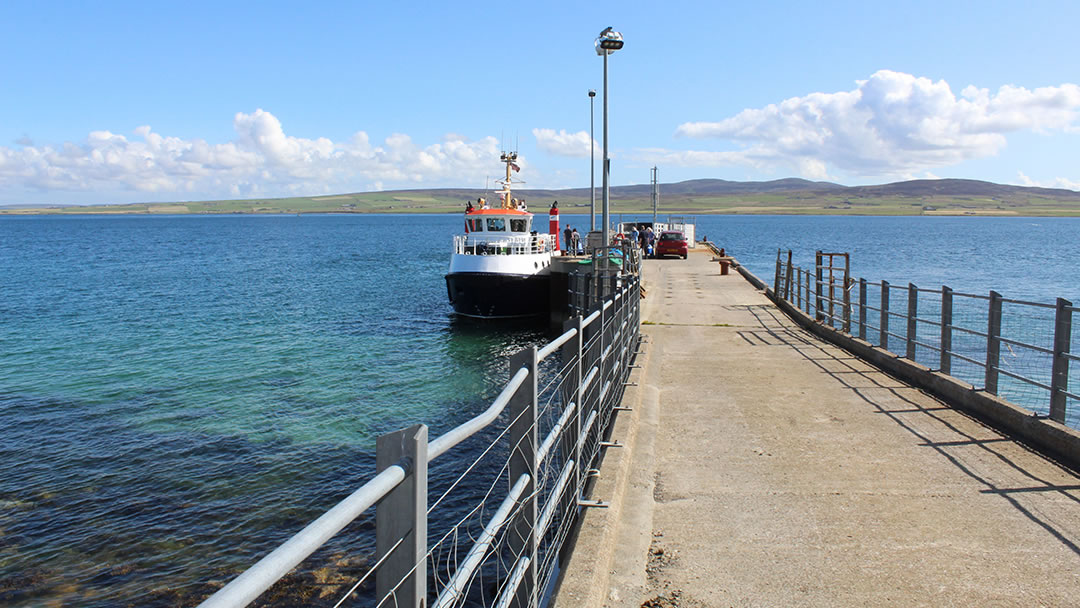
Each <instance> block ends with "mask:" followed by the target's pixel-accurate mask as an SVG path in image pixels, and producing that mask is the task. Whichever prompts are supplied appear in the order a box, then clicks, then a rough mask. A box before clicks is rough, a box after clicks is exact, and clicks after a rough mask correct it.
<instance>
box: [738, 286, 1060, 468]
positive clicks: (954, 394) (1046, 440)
mask: <svg viewBox="0 0 1080 608" xmlns="http://www.w3.org/2000/svg"><path fill="white" fill-rule="evenodd" d="M738 270H739V273H740V274H742V276H743V277H744V278H746V280H748V281H750V283H751V284H753V285H754V286H755V287H757V288H758V289H762V290H764V291H765V295H766V297H768V298H769V299H770V300H771V301H772V302H773V303H774V304H776V305H777V307H778V308H780V310H782V311H783V312H784V314H786V315H787V316H788V317H789V318H790V319H792V320H793V321H795V322H796V323H797V324H798V325H800V326H801V327H803V328H804V329H806V330H807V331H809V332H811V333H813V334H814V335H816V336H818V337H819V338H821V339H823V340H825V341H827V342H830V343H832V344H835V345H836V346H839V347H840V348H843V349H844V350H846V351H848V352H849V353H851V354H853V355H855V356H856V357H859V358H860V359H863V360H864V361H866V362H868V363H870V364H872V365H874V366H876V367H878V368H880V369H881V370H882V371H885V372H886V373H889V374H891V375H893V376H895V377H896V378H898V379H900V380H902V381H904V382H906V383H908V384H910V385H912V386H914V387H916V388H919V389H922V390H925V391H926V392H928V393H930V394H931V395H934V396H935V397H937V398H939V399H941V400H942V401H944V402H945V404H946V405H949V406H950V407H955V408H957V409H960V410H963V411H965V412H967V413H969V414H972V415H974V416H975V417H977V418H979V419H980V420H983V421H984V422H987V423H988V424H990V425H991V426H994V427H995V428H997V429H999V430H1001V431H1005V432H1008V433H1010V434H1012V435H1013V436H1014V437H1016V438H1018V439H1020V440H1022V441H1024V443H1026V444H1028V445H1029V446H1031V447H1033V448H1035V449H1037V450H1039V451H1041V452H1043V453H1045V454H1047V455H1048V456H1051V457H1052V458H1055V459H1057V460H1058V461H1059V462H1061V463H1062V464H1065V465H1067V466H1069V467H1071V468H1073V469H1074V470H1080V431H1077V430H1075V429H1072V428H1070V427H1067V426H1065V425H1063V424H1060V423H1058V422H1054V421H1053V420H1050V419H1049V418H1045V417H1041V416H1038V415H1036V414H1035V413H1034V412H1032V411H1030V410H1027V409H1024V408H1022V407H1020V406H1017V405H1016V404H1014V403H1010V402H1008V401H1005V400H1004V399H1001V398H1000V397H997V396H995V395H991V394H990V393H987V392H986V391H982V390H976V389H975V387H973V386H972V385H970V384H968V383H966V382H963V381H961V380H958V379H956V378H954V377H952V376H949V375H946V374H942V373H941V372H937V371H934V370H931V369H930V368H928V367H926V366H924V365H920V364H918V363H915V362H914V361H910V360H908V359H905V358H902V357H900V356H899V355H897V354H896V353H892V352H889V351H887V350H884V349H882V348H880V347H878V346H875V345H873V344H870V343H869V342H867V341H865V340H860V339H858V338H856V337H854V336H851V335H850V334H846V333H844V332H842V331H840V330H838V329H836V328H833V327H830V326H828V325H824V324H822V323H818V322H817V321H815V320H814V319H812V318H811V317H810V316H809V315H807V314H806V313H805V312H803V311H802V310H799V309H798V308H796V307H795V306H793V305H792V304H791V303H790V302H788V301H787V300H784V299H781V298H778V297H776V294H774V293H773V291H772V289H770V288H769V287H768V286H767V285H766V284H765V283H764V282H762V281H761V279H759V278H757V277H756V276H754V275H753V273H751V272H750V271H749V270H746V269H745V268H743V267H742V266H740V267H739V269H738Z"/></svg>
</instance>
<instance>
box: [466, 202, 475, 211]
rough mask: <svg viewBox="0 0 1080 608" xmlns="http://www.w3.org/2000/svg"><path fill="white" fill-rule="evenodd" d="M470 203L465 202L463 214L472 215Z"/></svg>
mask: <svg viewBox="0 0 1080 608" xmlns="http://www.w3.org/2000/svg"><path fill="white" fill-rule="evenodd" d="M472 210H473V206H472V201H465V213H472Z"/></svg>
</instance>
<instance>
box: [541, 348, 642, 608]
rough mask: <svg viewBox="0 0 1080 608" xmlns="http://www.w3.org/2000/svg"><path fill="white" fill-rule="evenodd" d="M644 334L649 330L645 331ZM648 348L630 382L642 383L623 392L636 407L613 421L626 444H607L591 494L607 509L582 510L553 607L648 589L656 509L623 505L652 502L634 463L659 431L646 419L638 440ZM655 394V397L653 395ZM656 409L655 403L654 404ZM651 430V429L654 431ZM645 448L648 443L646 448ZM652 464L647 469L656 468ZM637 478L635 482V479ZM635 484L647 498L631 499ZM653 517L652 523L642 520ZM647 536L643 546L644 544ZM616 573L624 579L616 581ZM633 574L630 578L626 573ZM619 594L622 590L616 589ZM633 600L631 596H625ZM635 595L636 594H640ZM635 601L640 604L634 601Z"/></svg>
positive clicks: (625, 401)
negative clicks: (631, 563)
mask: <svg viewBox="0 0 1080 608" xmlns="http://www.w3.org/2000/svg"><path fill="white" fill-rule="evenodd" d="M643 337H645V336H644V334H643ZM649 352H650V349H649V348H645V349H644V352H643V353H642V354H641V355H638V357H637V361H636V363H637V364H638V365H640V366H641V368H640V369H639V370H638V372H637V373H634V374H631V380H630V381H631V382H634V381H635V378H636V379H637V380H636V381H637V384H638V385H637V386H634V385H631V386H627V387H626V390H625V392H624V393H623V398H622V402H621V404H620V405H621V406H623V407H629V408H631V409H630V410H629V411H627V410H622V411H619V412H617V415H616V417H615V423H614V425H613V426H612V431H611V438H612V440H617V441H618V442H619V444H620V446H621V447H612V448H607V449H606V452H605V453H604V454H603V458H602V461H601V467H600V474H599V476H598V477H597V478H596V480H595V483H594V484H593V485H592V489H591V491H590V493H589V498H590V499H592V500H601V501H604V502H605V503H607V505H608V506H607V507H606V508H596V507H588V508H586V510H585V511H584V513H583V514H582V517H581V518H580V520H579V522H578V524H577V527H576V529H575V531H574V533H573V534H572V536H571V539H570V541H569V542H568V543H567V546H566V547H565V548H564V549H563V550H564V552H567V551H568V552H569V556H568V559H567V560H566V561H565V562H564V564H563V568H562V576H561V577H560V579H559V581H558V583H557V584H556V587H555V592H554V593H553V595H552V601H551V606H552V607H553V608H554V607H559V606H565V607H567V608H569V607H575V608H576V607H581V606H603V605H606V604H607V603H608V602H609V600H612V599H615V600H618V599H619V598H617V597H616V598H612V597H610V596H611V590H612V589H613V588H622V587H625V586H627V585H629V586H632V587H635V588H636V587H640V588H641V589H644V584H645V581H644V576H645V564H646V561H647V554H648V544H649V541H650V540H651V530H652V513H651V511H648V512H644V510H643V509H637V510H635V511H634V512H632V513H629V514H624V513H623V509H624V507H625V506H626V505H627V504H628V503H629V504H633V505H635V506H638V507H640V506H641V505H642V504H646V505H649V506H651V502H652V500H651V499H652V486H651V483H652V478H651V477H648V485H647V487H641V480H640V479H636V477H638V476H637V475H635V472H638V473H640V472H641V471H640V470H639V469H642V467H640V466H638V467H632V464H633V463H634V461H635V460H636V459H637V458H638V455H639V454H640V453H642V452H643V451H644V452H646V453H648V454H651V453H652V446H651V441H652V439H651V436H652V435H654V434H655V424H651V425H650V424H646V425H644V426H645V429H646V431H645V434H646V435H648V436H647V437H645V440H644V442H642V443H646V444H648V445H645V446H641V445H639V441H638V439H639V434H640V433H639V430H640V429H641V428H642V425H641V423H640V419H641V417H642V416H641V414H642V410H643V406H644V405H645V403H644V402H645V400H644V399H643V395H644V393H645V391H644V388H643V386H641V384H642V383H641V382H640V380H641V378H642V376H643V375H644V374H643V373H641V372H642V371H643V370H645V369H646V368H647V366H648V358H649ZM654 399H655V396H654ZM653 409H655V407H654V408H653ZM650 429H651V430H650ZM642 448H645V449H644V450H643V449H642ZM651 470H652V467H648V471H646V473H649V472H651ZM632 481H633V484H632ZM631 485H633V486H634V489H633V493H635V494H642V493H643V494H645V495H647V496H648V498H649V500H648V501H641V500H638V499H630V500H628V499H627V495H628V491H629V489H630V487H631ZM642 519H648V521H647V522H644V525H642V523H643V522H641V521H640V520H642ZM637 536H641V537H642V538H643V542H644V547H643V548H642V547H640V546H639V545H641V542H642V539H637V538H635V537H637ZM579 544H580V546H585V547H600V548H602V549H601V550H600V551H593V552H585V551H577V550H575V547H576V546H578V545H579ZM617 554H619V555H624V556H625V555H632V556H634V557H635V558H636V557H637V556H638V555H640V559H637V561H640V562H641V563H640V567H639V568H635V569H632V570H631V571H630V572H624V573H616V572H615V571H614V570H613V568H614V564H615V561H616V560H615V556H616V555H617ZM626 561H627V560H626V558H625V557H622V558H620V560H619V562H620V563H625V562H626ZM613 576H618V578H619V579H620V580H619V581H618V582H617V583H616V584H614V585H613V583H612V579H613ZM628 577H629V580H627V578H628ZM636 578H640V579H641V580H640V582H638V581H636V580H634V579H636ZM616 595H618V594H617V593H616ZM626 599H630V598H626ZM632 599H635V600H636V599H637V598H636V596H635V597H634V598H632ZM634 605H635V606H636V605H637V604H634Z"/></svg>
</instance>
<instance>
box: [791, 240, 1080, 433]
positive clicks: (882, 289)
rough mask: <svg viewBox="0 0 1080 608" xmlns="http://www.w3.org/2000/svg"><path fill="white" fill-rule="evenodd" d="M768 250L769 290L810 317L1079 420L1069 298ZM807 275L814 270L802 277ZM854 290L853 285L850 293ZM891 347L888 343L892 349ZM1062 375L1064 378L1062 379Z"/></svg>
mask: <svg viewBox="0 0 1080 608" xmlns="http://www.w3.org/2000/svg"><path fill="white" fill-rule="evenodd" d="M823 255H826V256H827V255H829V254H822V253H821V252H818V254H817V259H818V263H817V264H815V267H814V268H813V269H809V268H801V267H799V266H795V265H794V264H793V263H792V261H791V252H790V251H789V252H788V256H787V260H786V261H785V260H783V259H782V257H781V253H780V252H779V251H778V252H777V258H776V274H775V281H774V286H773V291H774V293H775V294H777V296H778V297H780V298H783V299H785V300H787V301H788V302H790V303H791V304H792V305H793V306H794V307H795V308H798V309H799V310H801V311H803V312H805V313H806V314H807V315H808V316H810V317H813V318H814V319H816V320H817V321H818V322H820V323H823V324H826V325H829V326H830V327H833V328H836V329H839V330H841V331H844V332H846V333H849V334H851V335H852V336H855V337H858V338H859V339H862V340H866V341H867V342H870V343H871V344H873V345H875V346H879V347H881V348H883V349H885V350H888V351H890V352H894V353H896V354H898V355H900V356H902V357H904V358H906V359H909V360H911V361H915V362H917V363H920V364H922V365H925V366H927V367H929V368H930V369H933V370H936V371H940V372H942V373H944V374H948V375H951V376H953V377H955V378H958V379H961V380H963V381H965V382H967V383H969V384H971V385H972V386H973V387H975V388H976V389H979V390H985V391H986V392H988V393H990V394H993V395H997V396H999V397H1002V398H1004V399H1006V400H1008V401H1010V402H1012V403H1014V404H1016V405H1020V406H1023V407H1025V408H1028V409H1030V410H1031V411H1032V412H1033V413H1034V414H1035V415H1040V416H1046V417H1048V418H1050V419H1051V420H1054V421H1056V422H1060V423H1062V424H1067V425H1069V426H1071V427H1073V428H1080V407H1077V406H1078V402H1080V395H1078V392H1080V391H1077V390H1076V389H1075V388H1074V389H1072V390H1071V391H1070V386H1073V387H1076V386H1080V366H1077V365H1070V363H1072V362H1073V361H1078V360H1080V357H1078V356H1077V355H1076V354H1073V353H1074V352H1077V348H1076V347H1077V346H1080V343H1078V342H1080V339H1078V337H1077V336H1076V334H1075V333H1074V332H1073V329H1072V317H1073V313H1074V312H1076V311H1077V310H1080V309H1078V308H1077V307H1075V306H1073V304H1072V302H1070V301H1068V300H1065V299H1063V298H1058V299H1057V301H1056V302H1055V303H1054V304H1049V303H1042V302H1029V301H1024V300H1015V299H1009V298H1005V297H1003V296H1002V295H1001V294H1000V293H998V292H996V291H991V292H990V293H989V294H988V295H980V294H970V293H961V292H957V291H953V290H952V289H951V288H949V287H948V286H947V285H943V286H942V287H941V288H939V289H926V288H920V287H918V286H916V285H915V284H913V283H908V284H907V285H906V286H897V285H892V284H890V283H889V282H888V281H880V282H871V281H867V280H866V279H858V280H855V279H852V278H851V277H850V276H847V275H843V276H834V275H833V274H831V273H830V277H829V278H828V279H823V278H822V277H823V275H824V274H825V272H826V271H828V270H829V266H826V265H825V263H823V261H822V260H823V258H822V256H823ZM811 276H813V277H814V279H813V280H811ZM853 292H855V293H853ZM894 349H895V350H894ZM1070 377H1071V379H1070Z"/></svg>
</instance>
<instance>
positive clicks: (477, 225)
mask: <svg viewBox="0 0 1080 608" xmlns="http://www.w3.org/2000/svg"><path fill="white" fill-rule="evenodd" d="M465 225H466V226H468V228H469V232H480V231H481V230H483V229H484V220H482V219H480V218H476V217H473V218H469V219H467V220H465Z"/></svg>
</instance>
